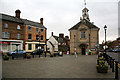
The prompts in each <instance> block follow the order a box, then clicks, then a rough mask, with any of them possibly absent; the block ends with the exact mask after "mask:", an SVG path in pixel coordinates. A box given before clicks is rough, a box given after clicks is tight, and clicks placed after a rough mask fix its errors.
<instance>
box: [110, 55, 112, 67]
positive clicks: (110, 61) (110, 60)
mask: <svg viewBox="0 0 120 80" xmlns="http://www.w3.org/2000/svg"><path fill="white" fill-rule="evenodd" d="M110 68H112V57H110Z"/></svg>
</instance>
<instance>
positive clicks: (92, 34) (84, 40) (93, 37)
mask: <svg viewBox="0 0 120 80" xmlns="http://www.w3.org/2000/svg"><path fill="white" fill-rule="evenodd" d="M88 11H89V10H88V9H87V8H86V7H85V8H84V9H83V10H82V18H80V22H78V23H77V24H76V25H74V26H73V27H72V28H70V29H69V31H70V53H71V54H74V53H75V52H77V53H78V54H81V55H85V54H86V52H89V51H92V53H93V54H95V52H96V51H97V47H96V45H98V44H99V30H100V28H98V27H97V26H96V25H94V23H93V22H90V18H89V14H88Z"/></svg>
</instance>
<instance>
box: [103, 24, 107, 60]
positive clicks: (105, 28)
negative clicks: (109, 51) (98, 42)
mask: <svg viewBox="0 0 120 80" xmlns="http://www.w3.org/2000/svg"><path fill="white" fill-rule="evenodd" d="M104 30H105V54H104V57H105V58H106V30H107V26H106V25H105V26H104Z"/></svg>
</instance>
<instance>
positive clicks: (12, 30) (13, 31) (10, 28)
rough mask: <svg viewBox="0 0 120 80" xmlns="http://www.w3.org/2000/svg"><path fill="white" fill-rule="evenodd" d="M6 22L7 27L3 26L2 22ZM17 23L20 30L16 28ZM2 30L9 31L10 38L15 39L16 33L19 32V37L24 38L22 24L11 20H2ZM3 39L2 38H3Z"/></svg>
mask: <svg viewBox="0 0 120 80" xmlns="http://www.w3.org/2000/svg"><path fill="white" fill-rule="evenodd" d="M5 23H6V24H8V28H4V24H5ZM17 25H20V30H18V29H17ZM2 32H9V33H10V38H9V39H11V40H17V33H20V39H18V40H24V27H23V24H21V23H17V22H11V21H4V20H3V21H2ZM3 39H4V38H3Z"/></svg>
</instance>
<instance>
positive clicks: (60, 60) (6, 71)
mask: <svg viewBox="0 0 120 80" xmlns="http://www.w3.org/2000/svg"><path fill="white" fill-rule="evenodd" d="M96 60H97V55H78V56H77V57H76V56H75V55H64V56H63V57H58V56H57V57H53V58H50V57H46V58H45V57H41V58H38V57H36V58H31V59H23V58H19V59H15V60H11V59H10V60H8V61H3V70H2V73H3V78H114V73H113V72H112V70H111V69H110V68H109V69H108V73H104V74H101V73H97V71H96Z"/></svg>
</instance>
